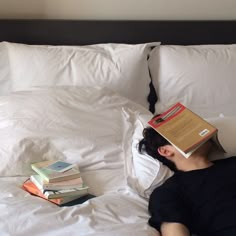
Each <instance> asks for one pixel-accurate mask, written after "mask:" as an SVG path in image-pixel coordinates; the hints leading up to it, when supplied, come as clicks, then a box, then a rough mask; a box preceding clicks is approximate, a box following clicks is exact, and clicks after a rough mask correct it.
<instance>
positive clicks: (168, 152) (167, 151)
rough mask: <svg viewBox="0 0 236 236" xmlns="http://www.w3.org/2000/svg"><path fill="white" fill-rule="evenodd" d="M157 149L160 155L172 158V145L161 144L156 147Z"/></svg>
mask: <svg viewBox="0 0 236 236" xmlns="http://www.w3.org/2000/svg"><path fill="white" fill-rule="evenodd" d="M157 151H158V153H159V154H160V155H161V156H164V157H166V158H167V159H172V157H173V155H174V149H173V146H171V145H164V146H161V147H159V148H158V149H157Z"/></svg>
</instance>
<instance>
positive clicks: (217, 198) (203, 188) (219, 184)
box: [139, 127, 236, 236]
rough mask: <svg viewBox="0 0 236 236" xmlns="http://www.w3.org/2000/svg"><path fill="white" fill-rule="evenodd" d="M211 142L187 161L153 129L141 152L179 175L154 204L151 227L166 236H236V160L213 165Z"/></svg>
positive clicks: (148, 131)
mask: <svg viewBox="0 0 236 236" xmlns="http://www.w3.org/2000/svg"><path fill="white" fill-rule="evenodd" d="M212 147H214V145H213V144H212V142H211V141H208V142H206V143H205V144H204V145H202V146H201V147H200V148H199V149H197V150H196V151H195V152H194V153H193V154H192V155H191V156H190V157H189V158H185V157H184V156H182V154H180V153H179V152H178V151H177V149H175V148H174V147H173V146H172V145H171V144H170V143H169V142H168V141H167V140H165V139H164V138H163V137H162V136H161V135H159V134H158V133H157V132H156V131H155V130H154V129H152V128H151V127H147V128H145V129H144V131H143V139H142V140H141V141H140V143H139V150H140V151H141V152H142V151H146V152H147V153H148V154H149V155H150V156H152V157H153V158H156V159H158V160H159V161H161V162H163V163H164V164H165V165H167V166H168V167H169V168H171V169H172V170H174V171H175V174H174V175H173V176H172V177H170V178H169V179H168V180H166V181H165V183H164V184H162V185H161V186H160V187H157V188H156V189H155V190H154V191H153V192H152V194H151V196H150V200H149V212H150V214H151V217H150V219H149V224H150V225H151V226H152V227H154V228H156V229H157V230H158V231H159V232H160V233H161V234H162V236H169V235H170V236H180V235H181V236H187V235H191V234H197V235H199V236H236V158H227V159H222V160H218V161H215V162H211V161H210V160H208V154H209V152H210V150H211V148H212Z"/></svg>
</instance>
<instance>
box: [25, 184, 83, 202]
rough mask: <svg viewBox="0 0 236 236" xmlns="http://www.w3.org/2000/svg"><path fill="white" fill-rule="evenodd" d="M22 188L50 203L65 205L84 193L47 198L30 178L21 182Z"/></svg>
mask: <svg viewBox="0 0 236 236" xmlns="http://www.w3.org/2000/svg"><path fill="white" fill-rule="evenodd" d="M22 187H23V189H24V190H26V191H27V192H29V193H31V194H33V195H35V196H38V197H40V198H43V199H46V200H48V201H50V202H52V203H55V204H57V205H60V206H61V205H65V204H68V203H69V202H71V201H74V200H76V199H78V198H80V197H83V196H85V195H75V196H68V197H60V198H54V199H48V198H47V197H46V196H45V195H44V194H43V193H42V192H41V191H40V190H39V189H38V188H37V187H36V186H35V184H34V183H32V182H31V181H30V180H28V181H26V182H25V183H24V184H23V186H22Z"/></svg>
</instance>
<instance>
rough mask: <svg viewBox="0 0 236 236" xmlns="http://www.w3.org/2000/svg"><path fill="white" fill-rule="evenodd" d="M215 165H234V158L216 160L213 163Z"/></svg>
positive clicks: (235, 160) (235, 159)
mask: <svg viewBox="0 0 236 236" xmlns="http://www.w3.org/2000/svg"><path fill="white" fill-rule="evenodd" d="M213 162H214V163H215V164H223V163H234V162H235V163H236V156H231V157H227V158H222V159H218V160H215V161H213Z"/></svg>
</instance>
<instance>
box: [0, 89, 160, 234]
mask: <svg viewBox="0 0 236 236" xmlns="http://www.w3.org/2000/svg"><path fill="white" fill-rule="evenodd" d="M147 113H148V111H146V110H145V109H144V108H142V107H141V106H139V105H137V104H135V103H132V102H130V101H129V100H127V99H125V98H123V97H121V96H119V95H116V94H114V93H113V92H111V91H109V90H106V89H100V88H60V89H36V90H33V91H27V92H17V93H13V94H12V95H9V96H5V97H0V140H1V145H0V163H1V165H0V212H1V214H0V235H1V236H21V235H22V236H23V235H26V236H28V235H53V236H61V235H63V236H64V235H66V234H69V235H70V236H73V235H103V236H106V235H111V236H113V235H137V236H138V235H158V233H157V232H156V231H155V230H154V229H153V228H151V227H149V226H148V224H147V221H148V218H149V214H148V210H147V206H148V201H147V200H146V199H143V198H141V197H140V196H139V195H138V194H137V193H135V191H133V190H131V189H130V188H129V187H128V185H127V170H128V169H130V165H131V164H132V162H131V161H130V160H131V155H132V152H131V142H132V135H133V132H134V121H135V119H136V118H137V117H138V116H139V115H140V114H147ZM58 158H59V159H62V160H66V161H69V162H72V163H78V164H79V166H80V170H81V174H82V177H83V179H84V181H85V182H86V184H88V186H89V187H90V193H92V194H95V195H96V196H98V197H96V198H94V199H91V200H89V201H87V202H86V203H84V204H82V205H77V206H73V207H63V208H60V207H58V206H56V205H54V204H52V203H50V202H47V201H45V200H42V199H40V198H37V197H34V196H31V195H30V194H28V193H27V192H25V191H24V190H22V189H21V187H20V186H21V185H22V183H23V182H24V180H25V179H26V178H27V176H29V175H30V174H32V173H33V172H32V170H31V169H30V163H32V162H37V161H41V160H45V159H58Z"/></svg>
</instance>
